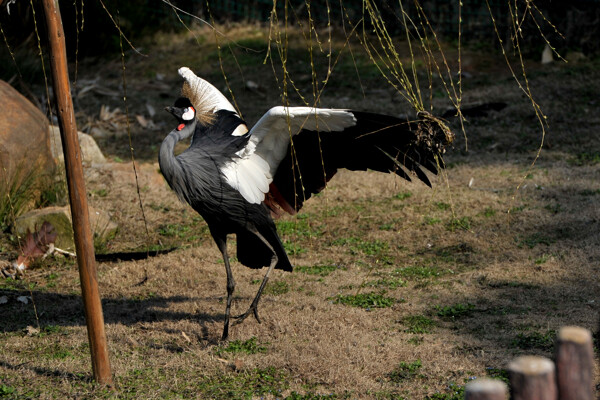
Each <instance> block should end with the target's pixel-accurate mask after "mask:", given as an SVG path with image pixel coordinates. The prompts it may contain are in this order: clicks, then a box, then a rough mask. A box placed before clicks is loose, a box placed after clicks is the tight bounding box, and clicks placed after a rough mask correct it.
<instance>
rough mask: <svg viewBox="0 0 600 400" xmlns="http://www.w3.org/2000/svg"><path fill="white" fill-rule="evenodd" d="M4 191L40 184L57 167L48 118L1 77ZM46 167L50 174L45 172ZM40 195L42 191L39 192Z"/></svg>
mask: <svg viewBox="0 0 600 400" xmlns="http://www.w3.org/2000/svg"><path fill="white" fill-rule="evenodd" d="M0 104H2V112H1V113H0V193H6V191H7V187H10V186H14V187H24V183H23V182H27V185H26V187H27V189H26V190H27V192H28V193H29V194H32V193H33V194H34V196H31V197H32V199H35V197H36V196H35V194H36V190H35V188H36V187H39V184H40V183H42V182H43V180H44V179H47V178H46V176H47V175H49V174H50V173H51V172H52V171H53V169H54V166H55V164H54V160H53V158H52V152H51V151H50V137H49V135H48V120H47V119H46V116H45V115H44V114H43V113H42V112H41V111H40V110H38V109H37V108H36V107H35V106H34V105H33V104H32V103H31V102H29V100H27V99H26V98H25V97H24V96H22V95H21V94H20V93H19V92H17V91H16V90H15V89H13V88H12V87H11V86H10V85H9V84H8V83H6V82H4V81H1V80H0ZM44 171H46V172H47V174H44V173H43V172H44ZM37 195H39V193H38V194H37Z"/></svg>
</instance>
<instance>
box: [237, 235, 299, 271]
mask: <svg viewBox="0 0 600 400" xmlns="http://www.w3.org/2000/svg"><path fill="white" fill-rule="evenodd" d="M275 237H276V236H275ZM276 238H277V237H276ZM270 243H271V245H272V246H273V248H274V249H275V252H276V253H277V258H278V262H277V264H276V265H275V269H282V270H284V271H290V272H291V271H292V270H293V267H292V264H291V263H290V260H289V259H288V257H287V254H286V253H285V250H284V249H283V245H282V244H281V241H279V239H278V238H277V243H276V244H275V245H274V243H273V241H272V240H271V241H270ZM237 258H238V261H239V262H241V263H242V264H244V265H245V266H246V267H248V268H252V269H260V268H262V267H268V266H269V265H270V264H271V259H272V258H273V252H272V251H271V249H269V248H268V247H267V246H266V245H265V244H264V243H263V241H262V240H260V238H258V236H256V235H254V234H252V233H249V232H248V233H238V234H237Z"/></svg>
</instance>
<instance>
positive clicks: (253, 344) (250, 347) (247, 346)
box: [216, 336, 268, 356]
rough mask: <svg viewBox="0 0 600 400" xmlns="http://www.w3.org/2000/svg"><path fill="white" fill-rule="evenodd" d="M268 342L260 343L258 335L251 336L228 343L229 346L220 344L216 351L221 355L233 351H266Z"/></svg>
mask: <svg viewBox="0 0 600 400" xmlns="http://www.w3.org/2000/svg"><path fill="white" fill-rule="evenodd" d="M266 344H268V343H264V344H259V343H258V342H257V339H256V337H254V336H253V337H251V338H250V339H248V340H233V341H231V342H229V343H227V346H219V347H217V349H216V353H217V355H219V356H222V355H223V354H224V353H233V354H258V353H266V352H267V346H266Z"/></svg>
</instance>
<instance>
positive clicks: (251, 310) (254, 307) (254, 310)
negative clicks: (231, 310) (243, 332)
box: [233, 302, 261, 325]
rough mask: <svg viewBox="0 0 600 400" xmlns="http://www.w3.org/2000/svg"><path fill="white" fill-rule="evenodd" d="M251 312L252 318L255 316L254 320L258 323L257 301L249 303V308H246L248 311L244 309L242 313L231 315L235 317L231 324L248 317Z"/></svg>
mask: <svg viewBox="0 0 600 400" xmlns="http://www.w3.org/2000/svg"><path fill="white" fill-rule="evenodd" d="M251 313H252V314H254V318H256V321H257V322H258V323H259V324H260V323H261V322H260V318H259V317H258V303H254V302H252V304H251V305H250V308H248V311H246V312H245V313H243V314H240V315H237V316H235V317H233V318H235V321H234V322H233V325H237V324H241V323H242V321H244V320H245V319H246V318H248V316H249V315H250V314H251Z"/></svg>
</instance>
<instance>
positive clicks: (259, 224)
mask: <svg viewBox="0 0 600 400" xmlns="http://www.w3.org/2000/svg"><path fill="white" fill-rule="evenodd" d="M215 114H216V115H215V118H214V122H213V124H211V125H208V126H204V125H201V124H196V126H195V127H194V133H193V136H192V141H191V144H190V147H188V148H187V149H186V150H184V151H183V152H182V153H181V154H179V155H178V156H176V157H173V151H172V149H171V146H170V144H169V142H167V143H166V146H168V147H167V148H165V152H164V153H163V151H162V148H161V152H160V154H159V164H160V168H161V171H163V174H164V176H165V179H166V180H167V182H168V183H169V185H170V186H171V188H172V189H173V191H175V193H176V194H177V195H178V197H179V198H180V199H181V200H182V201H185V202H187V203H188V204H189V205H190V206H192V208H193V209H194V210H196V211H197V212H198V213H199V214H200V215H201V216H202V218H204V220H205V221H206V223H207V224H208V226H209V229H210V232H211V234H212V235H213V237H214V236H215V235H217V236H219V237H223V238H224V237H225V236H226V235H228V234H231V233H235V234H236V236H237V244H238V249H237V250H238V251H237V257H238V260H239V261H240V262H241V263H242V264H244V265H246V266H247V267H250V268H262V267H265V266H268V265H269V263H270V262H271V258H272V252H271V250H270V249H269V248H268V247H266V246H265V244H264V243H263V242H262V241H261V240H260V239H258V238H256V236H255V235H254V234H252V233H248V232H249V231H254V230H255V231H258V232H259V233H261V234H262V235H263V236H264V237H265V238H266V239H267V240H268V241H269V243H270V244H271V246H273V248H274V249H275V251H276V252H277V255H278V258H279V260H278V263H277V264H276V265H275V268H276V269H283V270H286V271H291V270H292V265H291V264H290V262H289V259H288V257H287V255H286V253H285V250H284V249H283V245H282V244H281V241H280V239H279V236H278V235H277V230H276V228H275V224H274V223H273V220H272V218H271V216H270V215H269V210H268V209H267V207H266V206H265V205H264V204H251V203H249V202H247V201H246V200H245V199H244V198H243V197H242V195H241V194H240V193H239V192H238V191H237V190H235V189H234V188H232V187H231V186H230V185H229V184H228V183H227V182H226V180H225V177H224V176H223V174H222V169H223V167H224V165H225V164H226V163H227V162H230V161H232V160H234V159H236V158H238V157H239V156H238V155H237V154H236V153H237V152H239V151H240V150H241V149H242V148H243V147H244V146H245V145H246V144H247V142H248V138H249V134H245V135H242V136H232V135H231V132H233V131H234V130H235V128H236V127H237V126H239V125H240V124H244V121H243V120H242V119H241V118H239V117H238V116H237V115H236V114H234V113H233V112H231V111H226V110H220V111H218V112H217V113H215ZM171 134H173V133H171ZM171 134H170V135H171ZM170 135H169V136H170ZM167 140H169V137H167V139H165V141H167ZM179 140H181V139H179ZM173 147H174V144H173ZM170 170H174V171H176V172H174V173H169V171H170Z"/></svg>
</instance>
